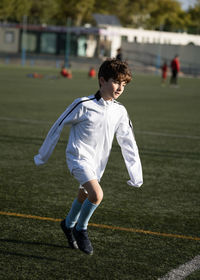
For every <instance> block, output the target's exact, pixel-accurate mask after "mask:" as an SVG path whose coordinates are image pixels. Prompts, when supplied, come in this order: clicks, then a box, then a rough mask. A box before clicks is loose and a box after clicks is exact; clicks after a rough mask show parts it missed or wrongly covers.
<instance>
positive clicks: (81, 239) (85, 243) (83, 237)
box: [73, 227, 93, 255]
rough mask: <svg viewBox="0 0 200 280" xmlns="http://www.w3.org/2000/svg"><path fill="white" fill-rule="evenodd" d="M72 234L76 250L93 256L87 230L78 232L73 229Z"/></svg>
mask: <svg viewBox="0 0 200 280" xmlns="http://www.w3.org/2000/svg"><path fill="white" fill-rule="evenodd" d="M73 234H74V237H75V239H76V242H77V244H78V248H79V249H80V250H81V251H83V252H84V253H86V254H88V255H92V254H93V248H92V244H91V242H90V240H89V238H88V233H87V230H80V231H78V230H77V229H76V227H74V229H73Z"/></svg>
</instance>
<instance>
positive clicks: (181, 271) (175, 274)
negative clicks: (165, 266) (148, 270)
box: [158, 255, 200, 280]
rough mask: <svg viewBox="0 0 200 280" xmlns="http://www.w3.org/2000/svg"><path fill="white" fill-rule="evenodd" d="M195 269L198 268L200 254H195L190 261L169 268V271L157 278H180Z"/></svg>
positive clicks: (199, 266) (169, 279)
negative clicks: (171, 268)
mask: <svg viewBox="0 0 200 280" xmlns="http://www.w3.org/2000/svg"><path fill="white" fill-rule="evenodd" d="M196 270H200V255H198V256H196V257H195V258H194V259H192V260H191V261H189V262H187V263H185V264H183V265H181V266H179V267H178V268H175V269H173V270H171V271H170V272H169V273H167V274H166V275H165V276H163V277H162V278H159V279H158V280H182V279H185V278H186V277H187V276H188V275H190V274H191V273H193V272H195V271H196Z"/></svg>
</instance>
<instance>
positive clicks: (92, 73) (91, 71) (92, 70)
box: [88, 67, 96, 78]
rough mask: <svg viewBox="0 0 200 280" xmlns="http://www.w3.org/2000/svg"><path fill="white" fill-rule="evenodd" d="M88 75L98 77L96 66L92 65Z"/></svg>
mask: <svg viewBox="0 0 200 280" xmlns="http://www.w3.org/2000/svg"><path fill="white" fill-rule="evenodd" d="M88 76H89V78H95V77H96V71H95V69H94V67H91V68H90V70H89V72H88Z"/></svg>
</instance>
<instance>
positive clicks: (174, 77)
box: [170, 55, 180, 86]
mask: <svg viewBox="0 0 200 280" xmlns="http://www.w3.org/2000/svg"><path fill="white" fill-rule="evenodd" d="M179 71H180V62H179V56H178V55H176V56H175V57H174V59H173V60H172V62H171V72H172V74H171V79H170V84H171V85H173V86H177V82H178V73H179Z"/></svg>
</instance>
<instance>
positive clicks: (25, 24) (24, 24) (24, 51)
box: [21, 15, 27, 66]
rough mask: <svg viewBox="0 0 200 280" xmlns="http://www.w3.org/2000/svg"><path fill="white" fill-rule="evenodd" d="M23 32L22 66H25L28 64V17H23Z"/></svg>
mask: <svg viewBox="0 0 200 280" xmlns="http://www.w3.org/2000/svg"><path fill="white" fill-rule="evenodd" d="M22 28H23V31H22V42H21V43H22V53H21V64H22V66H24V65H25V64H26V47H27V37H26V30H27V16H26V15H24V16H23V27H22Z"/></svg>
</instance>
